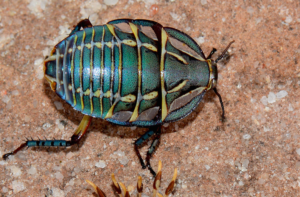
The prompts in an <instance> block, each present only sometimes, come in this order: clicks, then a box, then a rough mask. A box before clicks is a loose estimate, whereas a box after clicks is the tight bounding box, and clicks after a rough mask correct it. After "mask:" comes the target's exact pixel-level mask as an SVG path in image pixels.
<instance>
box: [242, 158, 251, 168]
mask: <svg viewBox="0 0 300 197" xmlns="http://www.w3.org/2000/svg"><path fill="white" fill-rule="evenodd" d="M248 165H249V160H248V159H243V160H242V167H244V168H245V169H247V168H248Z"/></svg>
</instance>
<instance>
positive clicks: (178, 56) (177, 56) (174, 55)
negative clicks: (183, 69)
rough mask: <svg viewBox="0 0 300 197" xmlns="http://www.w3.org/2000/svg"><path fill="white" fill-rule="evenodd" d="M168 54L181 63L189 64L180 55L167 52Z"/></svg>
mask: <svg viewBox="0 0 300 197" xmlns="http://www.w3.org/2000/svg"><path fill="white" fill-rule="evenodd" d="M167 53H168V54H170V55H172V56H173V57H176V58H177V59H178V60H179V61H181V62H182V63H184V64H188V63H187V61H186V60H185V59H184V58H183V57H182V56H180V55H178V54H176V53H172V52H169V51H168V52H167Z"/></svg>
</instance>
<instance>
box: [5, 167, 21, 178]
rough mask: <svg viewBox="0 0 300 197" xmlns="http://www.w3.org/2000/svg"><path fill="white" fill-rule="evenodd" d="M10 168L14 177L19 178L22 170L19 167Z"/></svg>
mask: <svg viewBox="0 0 300 197" xmlns="http://www.w3.org/2000/svg"><path fill="white" fill-rule="evenodd" d="M8 168H9V169H10V171H11V173H12V175H13V177H18V176H20V175H21V174H22V170H21V168H19V167H17V166H9V167H8Z"/></svg>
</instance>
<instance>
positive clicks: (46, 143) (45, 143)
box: [2, 115, 92, 160]
mask: <svg viewBox="0 0 300 197" xmlns="http://www.w3.org/2000/svg"><path fill="white" fill-rule="evenodd" d="M91 120H92V117H90V116H86V115H85V116H84V117H83V119H82V120H81V122H80V124H79V126H78V128H77V129H76V131H75V133H74V134H73V136H72V137H71V140H69V141H66V140H27V141H26V142H25V143H23V144H21V146H19V147H18V148H17V149H15V150H14V151H12V152H10V153H6V154H4V155H3V156H2V158H3V159H4V160H6V159H7V158H8V157H9V156H10V155H15V154H16V153H17V152H19V151H20V150H21V149H23V148H25V147H67V146H72V145H74V144H77V143H78V142H79V141H80V139H81V138H82V137H83V136H84V134H85V133H86V131H87V128H88V127H89V125H90V123H91Z"/></svg>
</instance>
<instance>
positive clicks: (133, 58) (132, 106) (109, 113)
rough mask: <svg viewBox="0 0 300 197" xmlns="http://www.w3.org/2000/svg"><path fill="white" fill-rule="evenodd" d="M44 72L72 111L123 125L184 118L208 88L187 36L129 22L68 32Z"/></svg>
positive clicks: (202, 62)
mask: <svg viewBox="0 0 300 197" xmlns="http://www.w3.org/2000/svg"><path fill="white" fill-rule="evenodd" d="M119 25H125V26H127V27H126V28H127V30H125V29H126V28H125V29H122V28H121V27H120V26H119ZM144 27H148V28H150V30H151V31H152V36H151V34H150V33H149V32H147V31H145V30H144V29H143V28H144ZM153 35H154V36H153ZM172 40H175V41H176V42H177V44H176V43H175V42H173V41H172ZM178 43H179V45H178ZM181 46H183V47H181ZM46 68H47V69H46V72H45V76H46V78H48V79H49V80H50V81H54V82H55V85H56V87H55V90H56V93H57V94H58V95H59V96H60V97H61V98H63V99H64V100H65V101H66V102H68V103H69V104H70V105H72V106H73V107H74V109H75V110H78V111H80V112H82V113H83V114H86V115H89V116H93V117H97V118H102V119H105V120H108V121H110V122H113V123H116V124H119V125H128V126H131V125H137V126H154V125H159V124H162V123H164V122H171V121H175V120H178V119H181V118H183V117H185V116H186V115H188V114H189V113H190V112H191V111H192V110H193V109H194V108H195V107H196V106H197V105H198V103H199V102H200V101H201V99H202V98H203V96H204V94H205V92H206V91H207V90H209V89H210V88H211V75H212V72H213V71H212V66H211V62H210V60H207V59H206V58H205V56H204V54H203V52H202V50H201V48H200V47H199V46H198V45H197V44H196V42H195V41H194V40H193V39H192V38H190V37H189V36H188V35H186V34H184V33H183V32H180V31H178V30H176V29H173V28H168V27H163V26H161V25H160V24H159V23H156V22H153V21H147V20H130V19H119V20H115V21H111V22H109V23H108V24H106V25H102V26H93V27H90V28H85V29H83V30H82V31H75V32H72V34H71V35H70V36H69V37H67V38H66V39H64V40H63V41H61V42H60V43H58V44H57V45H56V46H55V47H54V49H53V51H52V53H51V55H50V56H49V57H48V58H47V59H46ZM214 72H215V71H214Z"/></svg>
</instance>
